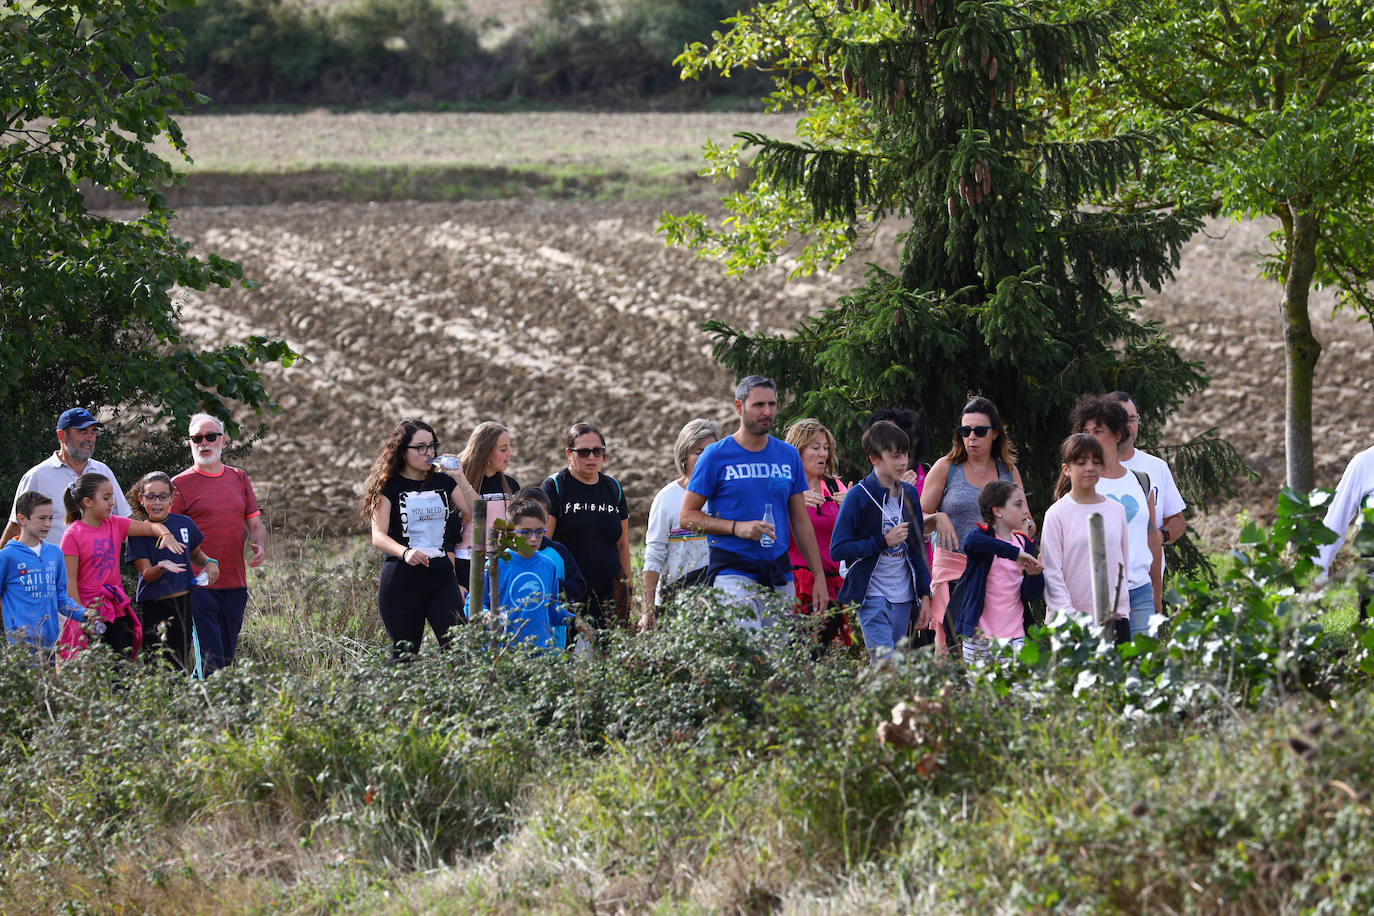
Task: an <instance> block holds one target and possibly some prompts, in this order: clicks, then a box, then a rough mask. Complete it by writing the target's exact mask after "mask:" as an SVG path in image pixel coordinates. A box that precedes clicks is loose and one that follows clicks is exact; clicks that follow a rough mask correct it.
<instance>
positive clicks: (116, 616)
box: [60, 474, 185, 657]
mask: <svg viewBox="0 0 1374 916" xmlns="http://www.w3.org/2000/svg"><path fill="white" fill-rule="evenodd" d="M62 501H63V503H64V504H65V505H66V507H67V525H68V528H67V530H66V531H65V532H64V533H63V535H62V554H63V556H64V558H65V559H66V561H67V592H68V594H70V595H71V596H72V598H74V599H76V600H77V601H78V602H80V603H81V604H82V605H83V606H84V607H85V608H86V609H87V620H90V619H92V614H96V615H98V616H99V617H100V619H101V620H103V621H105V624H106V628H105V632H104V635H103V637H102V638H103V639H104V640H105V642H106V643H108V644H109V645H110V647H111V648H112V649H114V650H115V652H116V653H118V654H119V655H121V656H125V655H127V656H129V657H132V656H134V655H137V654H138V649H139V646H140V644H141V643H142V636H143V632H142V631H143V628H142V627H141V626H139V623H138V618H137V617H136V616H135V615H134V613H133V609H132V607H131V606H130V603H129V596H128V595H126V594H125V593H124V587H123V585H122V584H121V582H120V578H119V562H120V557H121V556H123V551H124V540H125V538H127V537H129V536H130V535H133V536H135V537H155V538H157V539H158V543H159V545H160V546H162V547H165V548H167V550H169V551H171V552H172V553H174V554H179V553H181V552H182V551H183V550H185V548H184V547H183V546H182V545H181V544H179V543H178V542H177V540H176V538H174V537H173V536H172V534H171V532H170V531H168V530H167V526H166V525H162V524H158V523H155V522H141V521H138V520H136V519H128V518H123V517H122V516H118V515H115V514H113V513H114V484H113V483H111V482H110V479H109V478H108V477H106V476H105V475H103V474H82V475H81V476H80V477H78V478H77V479H76V482H75V483H73V484H72V485H71V486H69V487H67V491H66V492H65V493H64V494H63V495H62ZM60 641H61V643H62V645H64V646H66V647H68V649H67V653H68V654H70V651H71V650H73V649H82V648H85V647H86V645H87V644H88V640H87V637H86V634H85V632H83V631H82V629H81V626H80V625H79V624H77V623H76V622H75V621H73V620H71V619H68V620H67V622H66V623H65V624H63V629H62V637H61V640H60Z"/></svg>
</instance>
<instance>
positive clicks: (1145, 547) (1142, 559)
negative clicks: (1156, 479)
mask: <svg viewBox="0 0 1374 916" xmlns="http://www.w3.org/2000/svg"><path fill="white" fill-rule="evenodd" d="M1122 470H1123V471H1125V472H1126V473H1125V474H1123V475H1122V476H1120V477H1117V478H1115V479H1114V480H1113V479H1108V478H1107V477H1105V476H1104V477H1101V478H1099V479H1098V481H1097V492H1098V493H1100V494H1101V495H1103V496H1105V497H1107V498H1108V499H1111V500H1115V501H1116V502H1118V503H1120V504H1121V507H1122V508H1123V509H1125V510H1126V540H1127V547H1128V550H1129V552H1130V556H1129V557H1128V558H1127V560H1126V585H1127V587H1128V588H1140V586H1142V585H1149V584H1150V563H1151V561H1152V560H1153V558H1152V557H1151V556H1150V505H1149V502H1148V501H1147V500H1148V497H1147V494H1146V493H1145V488H1144V487H1142V486H1141V485H1140V478H1138V477H1136V476H1135V474H1134V473H1132V472H1131V470H1130V468H1126V467H1123V468H1122Z"/></svg>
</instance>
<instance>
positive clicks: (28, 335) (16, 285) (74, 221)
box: [0, 0, 295, 489]
mask: <svg viewBox="0 0 1374 916" xmlns="http://www.w3.org/2000/svg"><path fill="white" fill-rule="evenodd" d="M159 13H160V7H155V6H152V5H140V4H131V5H110V4H104V3H98V2H93V0H72V2H59V3H53V4H47V5H43V6H33V5H29V4H20V3H18V2H16V0H7V2H5V3H4V5H3V6H2V7H0V36H3V43H0V118H2V119H3V120H0V365H3V366H4V367H5V371H4V372H3V373H0V403H3V404H4V405H5V407H6V430H5V431H6V435H5V437H4V438H3V441H2V442H0V481H8V482H9V483H10V484H11V487H10V488H9V489H12V484H13V482H14V480H16V479H17V477H18V476H19V474H20V473H22V472H23V470H25V469H27V468H28V467H29V466H31V465H33V464H34V463H36V461H37V460H39V459H40V458H41V457H42V456H43V455H45V454H47V453H48V451H49V450H50V449H51V448H52V447H53V445H52V443H53V427H54V425H55V422H56V418H57V416H58V414H59V413H60V412H61V411H62V410H65V409H66V408H68V407H71V406H73V405H86V406H90V407H92V408H95V409H100V408H102V407H114V408H116V409H121V410H122V409H130V408H139V409H140V410H141V411H142V413H141V415H142V416H145V417H148V418H150V419H153V420H170V419H174V418H175V419H179V420H184V419H185V418H187V417H189V416H190V415H191V414H192V413H194V412H196V411H198V410H209V411H211V412H214V413H216V414H219V415H221V416H224V417H226V418H227V417H228V408H227V407H226V402H229V403H232V402H239V403H242V404H246V405H248V406H250V407H253V408H255V409H260V410H261V409H266V408H268V407H269V406H270V400H269V399H268V397H267V393H266V391H265V390H264V389H263V387H262V384H261V382H260V381H259V379H258V375H257V372H256V370H255V368H254V366H255V364H257V363H261V362H263V361H268V360H279V361H281V362H283V363H289V362H290V361H291V360H292V359H294V357H295V354H294V353H292V351H291V350H290V348H288V347H287V346H286V345H285V344H284V343H282V342H280V341H271V340H267V339H265V338H262V337H253V338H250V339H249V340H248V341H245V342H244V343H241V344H235V345H230V346H224V347H220V348H217V349H213V350H201V349H197V348H195V347H193V346H190V345H188V344H187V343H186V342H185V341H183V339H182V336H181V329H180V323H179V318H180V315H179V311H178V306H177V305H176V303H175V302H174V300H173V295H172V291H173V289H174V288H175V287H183V288H189V289H204V288H205V287H207V286H209V285H211V284H215V285H219V286H227V285H228V284H230V283H233V282H237V281H239V280H240V279H241V276H242V272H241V270H240V268H239V266H238V265H237V264H235V263H233V262H232V261H228V260H226V259H224V258H221V257H218V256H216V255H214V254H208V255H205V256H204V257H199V256H195V255H192V253H191V252H190V250H189V246H188V245H187V244H186V243H184V242H182V241H181V240H179V239H177V238H176V237H175V236H174V235H173V234H172V233H171V231H170V230H169V227H168V221H169V218H170V216H171V212H170V210H169V209H168V208H167V206H166V203H165V199H164V197H163V189H164V188H165V187H167V186H168V185H170V184H171V183H172V182H173V181H174V176H173V172H172V168H171V166H170V165H168V164H167V163H166V162H164V161H163V160H161V159H159V158H158V157H157V156H155V155H154V154H153V153H152V152H151V151H150V150H149V149H148V144H149V143H150V142H151V141H152V139H153V138H154V137H155V136H159V135H161V136H164V137H166V138H167V139H168V140H169V141H170V142H171V144H172V145H173V147H174V148H175V149H177V150H183V151H184V148H185V147H184V143H183V142H182V137H181V132H180V130H179V129H178V127H177V125H176V122H175V120H174V116H175V114H176V113H177V112H179V111H181V110H183V109H184V108H185V106H186V105H187V104H188V102H189V101H190V99H191V97H192V96H191V92H190V90H189V87H188V86H187V83H186V81H185V80H184V78H181V77H178V76H175V75H172V73H171V72H170V69H169V67H170V63H171V62H172V61H173V60H175V57H176V54H177V53H178V49H179V47H180V44H179V41H180V39H179V36H177V35H176V33H174V32H169V31H168V30H167V29H165V28H164V27H163V26H162V25H161V23H160V21H159V18H158V16H159ZM91 186H96V187H100V188H103V189H107V190H109V191H112V192H113V193H115V194H116V195H118V196H119V197H120V198H121V199H122V200H123V201H125V202H126V204H127V206H128V207H129V208H131V210H132V212H131V213H128V214H125V215H123V216H121V217H114V216H110V215H107V214H99V213H93V212H91V211H89V210H87V208H86V205H85V200H84V197H83V190H84V189H85V188H88V187H91ZM132 428H134V429H136V428H137V427H136V426H135V427H132ZM140 438H141V437H140V436H139V435H138V434H137V433H134V434H133V435H131V436H130V437H128V438H127V439H126V441H125V442H124V443H123V445H124V447H125V448H126V449H128V450H134V449H137V448H138V446H139V444H140V443H139V441H138V440H139V439H140Z"/></svg>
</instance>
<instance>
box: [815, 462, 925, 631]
mask: <svg viewBox="0 0 1374 916" xmlns="http://www.w3.org/2000/svg"><path fill="white" fill-rule="evenodd" d="M902 495H903V496H904V497H905V499H904V500H903V501H902V502H903V508H902V520H903V521H905V522H908V523H909V524H910V525H911V527H910V528H908V529H907V535H906V545H905V546H906V564H907V567H908V568H910V570H911V582H912V590H913V592H914V593H915V595H916V597H917V598H921V597H923V596H926V595H929V594H930V568H929V567H928V566H926V551H925V540H926V538H925V529H924V527H923V525H922V516H921V499H920V497H919V496H917V495H916V488H915V487H913V486H912V485H911V484H909V483H903V484H902ZM882 496H883V488H882V487H881V486H880V485H879V484H878V475H877V474H876V473H872V474H869V475H868V476H867V477H865V478H864V479H863V480H861V481H859V482H858V483H857V484H855V485H854V486H853V487H850V489H849V492H848V493H846V494H845V497H844V502H843V503H841V504H840V514H839V515H838V516H837V517H836V518H835V530H834V531H833V532H832V534H831V535H830V559H832V560H834V561H835V562H837V563H838V562H840V561H841V560H844V561H847V562H848V563H849V572H848V573H847V574H846V575H845V578H844V585H842V586H840V594H839V595H838V596H837V598H836V600H837V601H839V603H840V604H859V603H861V602H862V601H863V600H864V596H865V595H867V594H868V580H869V579H870V578H871V577H872V576H873V568H874V567H875V566H877V565H878V557H879V556H881V555H882V552H883V551H884V550H886V549H887V538H885V537H884V536H883V510H882V508H881V507H880V502H879V501H880V500H881V499H882Z"/></svg>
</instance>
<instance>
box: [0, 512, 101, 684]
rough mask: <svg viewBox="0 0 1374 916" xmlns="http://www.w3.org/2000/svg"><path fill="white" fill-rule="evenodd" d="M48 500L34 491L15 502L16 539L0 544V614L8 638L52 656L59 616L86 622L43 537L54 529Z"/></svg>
mask: <svg viewBox="0 0 1374 916" xmlns="http://www.w3.org/2000/svg"><path fill="white" fill-rule="evenodd" d="M52 514H53V506H52V499H51V498H49V497H47V496H44V495H43V494H42V493H39V492H38V491H36V490H29V491H27V492H25V493H21V494H19V498H18V499H16V500H15V501H14V516H15V521H16V522H18V523H19V537H17V538H15V539H14V540H12V541H9V542H8V543H6V544H5V546H4V547H3V548H0V617H3V619H4V622H5V636H6V637H7V638H8V639H9V641H10V642H24V643H28V644H29V645H31V646H33V647H34V648H35V649H37V650H39V651H40V652H42V653H44V655H45V657H48V658H51V656H52V651H53V649H54V647H56V645H57V635H58V631H59V630H60V628H61V621H60V620H59V619H58V614H59V613H62V614H65V615H67V616H68V617H71V618H72V619H74V620H78V621H85V619H86V609H85V608H83V607H82V606H81V605H80V604H78V603H77V602H76V600H75V599H73V598H72V597H71V596H70V595H68V594H67V563H66V561H65V560H64V559H63V557H62V550H61V549H60V548H58V547H57V546H56V545H53V544H49V543H48V542H47V541H45V540H44V538H46V537H47V536H48V532H49V531H50V530H51V529H52Z"/></svg>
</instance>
